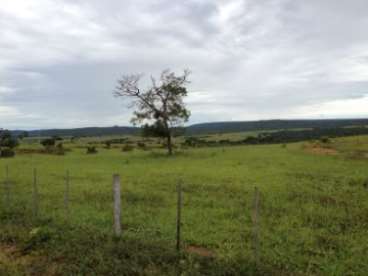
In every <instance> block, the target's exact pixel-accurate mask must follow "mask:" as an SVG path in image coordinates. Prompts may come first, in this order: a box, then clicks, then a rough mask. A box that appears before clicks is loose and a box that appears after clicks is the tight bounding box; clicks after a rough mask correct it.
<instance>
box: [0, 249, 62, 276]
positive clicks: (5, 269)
mask: <svg viewBox="0 0 368 276" xmlns="http://www.w3.org/2000/svg"><path fill="white" fill-rule="evenodd" d="M35 271H37V273H36V274H35V273H34V272H35ZM0 275H4V276H5V275H9V276H10V275H40V276H41V275H48V276H49V275H50V276H54V275H61V274H60V273H58V266H57V264H56V263H48V262H47V259H46V258H45V257H42V256H34V255H30V254H22V252H21V251H20V250H19V249H18V248H17V247H16V246H15V245H6V244H5V245H4V244H0Z"/></svg>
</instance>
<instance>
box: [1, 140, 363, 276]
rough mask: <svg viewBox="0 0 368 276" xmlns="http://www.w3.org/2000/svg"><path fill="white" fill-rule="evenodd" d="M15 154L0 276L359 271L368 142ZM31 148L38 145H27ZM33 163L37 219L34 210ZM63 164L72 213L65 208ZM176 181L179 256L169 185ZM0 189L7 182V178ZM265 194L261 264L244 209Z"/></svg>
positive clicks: (7, 161) (11, 163)
mask: <svg viewBox="0 0 368 276" xmlns="http://www.w3.org/2000/svg"><path fill="white" fill-rule="evenodd" d="M68 146H69V147H70V148H71V151H70V152H67V153H66V155H64V156H56V155H47V154H29V153H28V154H18V155H17V156H16V157H15V158H12V159H0V169H1V170H2V171H1V172H0V177H1V179H2V181H4V180H5V166H6V165H7V166H8V167H9V180H10V183H11V190H10V201H9V202H10V205H6V197H5V190H4V185H2V189H1V191H2V198H1V200H2V207H1V213H0V223H1V228H0V246H1V249H2V250H0V251H1V252H2V253H0V275H17V274H18V275H163V274H164V275H166V274H167V275H177V274H182V275H248V274H251V275H252V274H253V275H257V274H259V275H366V274H367V273H368V254H367V253H368V243H367V237H368V156H367V153H368V137H367V136H361V137H349V138H342V139H335V140H334V141H332V142H331V143H328V144H325V145H323V144H320V143H317V144H312V143H296V144H288V145H286V146H282V145H263V146H237V147H224V148H221V147H216V148H215V147H214V148H199V149H188V150H184V151H179V152H178V153H177V154H176V155H175V156H173V157H167V156H166V155H165V153H164V151H163V150H159V149H155V150H150V151H143V150H134V151H132V152H122V151H121V150H120V149H118V148H112V149H104V148H99V149H98V150H99V153H98V154H93V155H87V154H86V153H85V149H83V148H80V147H78V146H72V145H66V147H68ZM22 147H24V148H26V147H33V148H34V147H35V146H34V145H23V146H21V148H22ZM33 168H37V173H38V189H39V215H38V217H37V218H35V217H34V216H33V215H32V206H33V205H32V181H33V175H32V173H33ZM67 170H69V171H70V175H71V183H70V185H71V188H70V196H71V202H70V215H69V217H67V216H66V212H65V208H64V190H65V186H64V183H65V179H64V178H65V174H66V171H67ZM114 173H119V174H120V175H121V180H122V224H123V236H122V238H114V237H113V235H112V174H114ZM179 180H181V181H182V182H183V201H184V202H183V211H182V212H183V217H182V222H183V225H182V239H183V250H182V252H181V254H179V255H178V254H177V253H176V252H175V229H176V228H175V227H176V225H175V220H176V184H177V183H178V181H179ZM2 184H4V183H2ZM255 187H258V188H259V190H260V192H261V196H260V222H259V231H260V232H259V238H260V262H259V264H258V266H256V264H255V260H254V256H253V251H252V220H251V206H252V200H253V192H254V188H255Z"/></svg>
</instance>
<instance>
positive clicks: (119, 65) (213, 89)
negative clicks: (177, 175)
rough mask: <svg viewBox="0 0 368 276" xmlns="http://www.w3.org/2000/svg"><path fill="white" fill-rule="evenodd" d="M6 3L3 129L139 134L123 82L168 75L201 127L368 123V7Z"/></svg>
mask: <svg viewBox="0 0 368 276" xmlns="http://www.w3.org/2000/svg"><path fill="white" fill-rule="evenodd" d="M3 2H4V3H2V5H1V6H0V29H1V30H2V36H1V37H0V120H1V123H2V125H1V127H9V128H39V127H77V126H88V125H101V126H102V125H114V124H119V125H123V124H128V123H129V117H130V112H131V111H130V110H128V109H127V108H126V106H125V105H124V103H123V102H121V101H119V100H117V99H115V98H113V96H112V90H113V89H114V86H115V82H116V79H117V78H118V77H119V75H120V74H124V73H134V72H143V73H146V77H147V78H148V76H149V75H150V74H158V73H159V72H160V71H161V70H162V69H165V68H171V69H173V70H176V71H178V70H182V69H183V68H190V69H192V71H193V75H192V83H191V85H190V96H189V98H188V99H187V103H188V106H189V107H190V108H191V110H192V115H193V116H192V118H191V123H195V122H203V121H209V120H252V119H266V118H300V117H305V118H307V117H320V116H323V117H332V116H337V117H346V116H351V117H353V116H368V111H365V110H363V108H362V106H364V104H365V103H366V102H367V99H368V98H367V97H368V62H367V57H368V50H367V49H368V34H367V32H366V29H367V27H368V17H367V16H366V14H367V12H368V2H367V1H365V0H352V1H332V0H325V1H318V0H310V1H292V0H247V1H246V0H229V1H225V0H218V1H210V0H201V1H194V0H188V1H168V0H154V1H143V0H138V1H137V0H135V1H133V0H128V1H117V0H111V1H98V0H92V1H81V0H74V1H71V0H57V1H51V0H37V1H35V0H32V1H31V0H30V1H27V2H25V1H21V0H4V1H3ZM143 85H145V83H143ZM344 103H346V104H344ZM339 110H341V112H340V111H339Z"/></svg>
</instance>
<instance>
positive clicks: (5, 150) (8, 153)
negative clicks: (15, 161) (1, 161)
mask: <svg viewBox="0 0 368 276" xmlns="http://www.w3.org/2000/svg"><path fill="white" fill-rule="evenodd" d="M17 146H18V140H17V139H16V138H15V137H14V136H13V135H12V133H11V132H10V131H8V130H3V129H0V157H13V156H14V155H15V152H14V150H13V149H14V148H15V147H17Z"/></svg>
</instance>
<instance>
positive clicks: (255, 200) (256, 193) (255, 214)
mask: <svg viewBox="0 0 368 276" xmlns="http://www.w3.org/2000/svg"><path fill="white" fill-rule="evenodd" d="M258 216H259V190H258V188H257V187H255V189H254V198H253V215H252V221H253V254H254V259H255V261H256V265H257V267H258V265H259V226H258V220H259V218H258Z"/></svg>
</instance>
